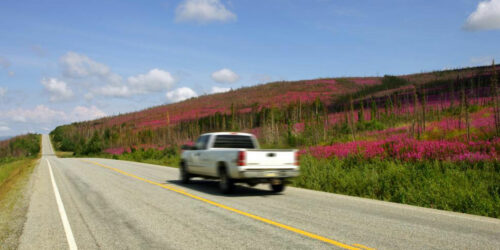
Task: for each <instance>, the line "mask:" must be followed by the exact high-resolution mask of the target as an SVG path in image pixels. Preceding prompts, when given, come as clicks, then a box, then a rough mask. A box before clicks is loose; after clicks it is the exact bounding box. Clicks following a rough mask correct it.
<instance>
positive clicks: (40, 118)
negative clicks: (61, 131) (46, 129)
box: [4, 105, 67, 124]
mask: <svg viewBox="0 0 500 250" xmlns="http://www.w3.org/2000/svg"><path fill="white" fill-rule="evenodd" d="M4 114H5V117H4V118H10V119H11V120H13V121H15V122H30V123H37V124H40V123H50V122H53V121H65V120H66V117H67V116H66V114H65V113H64V112H62V111H57V110H53V109H50V108H49V107H47V106H45V105H38V106H36V107H35V108H34V109H23V108H17V109H12V110H9V111H7V112H5V113H4Z"/></svg>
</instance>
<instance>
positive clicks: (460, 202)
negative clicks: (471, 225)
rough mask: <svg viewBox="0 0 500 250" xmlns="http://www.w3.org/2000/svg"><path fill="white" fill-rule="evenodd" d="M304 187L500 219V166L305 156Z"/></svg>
mask: <svg viewBox="0 0 500 250" xmlns="http://www.w3.org/2000/svg"><path fill="white" fill-rule="evenodd" d="M293 185H294V186H297V187H302V188H308V189H314V190H320V191H326V192H332V193H340V194H346V195H352V196H359V197H366V198H372V199H379V200H384V201H390V202H398V203H404V204H410V205H416V206H422V207H431V208H436V209H442V210H449V211H456V212H462V213H469V214H476V215H482V216H490V217H494V218H500V164H499V163H478V164H475V165H471V164H465V163H450V162H420V163H402V162H395V161H387V160H371V161H367V160H362V159H356V158H352V159H345V160H338V159H316V158H313V157H311V156H307V155H306V156H304V157H302V159H301V176H299V177H298V178H296V179H294V180H293Z"/></svg>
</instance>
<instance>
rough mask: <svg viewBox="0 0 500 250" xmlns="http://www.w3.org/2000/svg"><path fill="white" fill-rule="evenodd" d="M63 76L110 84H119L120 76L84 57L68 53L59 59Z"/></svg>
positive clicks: (103, 65)
mask: <svg viewBox="0 0 500 250" xmlns="http://www.w3.org/2000/svg"><path fill="white" fill-rule="evenodd" d="M60 63H61V66H62V68H63V74H64V76H66V77H70V78H87V77H96V78H99V79H101V80H105V81H106V82H108V83H111V84H119V83H120V82H121V80H122V78H121V76H119V75H117V74H115V73H113V72H112V71H111V69H110V68H109V67H108V66H106V65H105V64H103V63H99V62H96V61H94V60H92V59H90V58H88V57H87V56H85V55H82V54H78V53H75V52H72V51H70V52H68V53H66V54H65V55H63V56H62V57H61V59H60Z"/></svg>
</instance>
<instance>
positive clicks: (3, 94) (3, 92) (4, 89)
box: [0, 87, 7, 99]
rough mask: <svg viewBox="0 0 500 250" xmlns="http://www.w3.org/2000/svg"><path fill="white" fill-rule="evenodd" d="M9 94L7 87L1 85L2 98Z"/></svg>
mask: <svg viewBox="0 0 500 250" xmlns="http://www.w3.org/2000/svg"><path fill="white" fill-rule="evenodd" d="M5 94H7V88H4V87H0V99H1V98H3V97H4V96H5Z"/></svg>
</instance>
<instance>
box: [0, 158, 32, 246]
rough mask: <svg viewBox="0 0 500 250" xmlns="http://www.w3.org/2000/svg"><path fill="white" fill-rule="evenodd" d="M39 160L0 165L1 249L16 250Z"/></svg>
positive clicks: (19, 160)
mask: <svg viewBox="0 0 500 250" xmlns="http://www.w3.org/2000/svg"><path fill="white" fill-rule="evenodd" d="M37 162H38V159H35V158H23V159H18V160H15V161H11V162H8V163H3V164H0V242H1V244H0V249H16V248H17V244H18V240H19V237H20V236H21V234H22V229H23V225H24V222H25V221H26V213H27V211H28V206H29V196H30V193H29V190H27V189H28V188H29V187H28V185H27V184H28V183H29V180H30V176H31V173H32V172H33V170H34V168H35V166H36V164H37Z"/></svg>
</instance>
